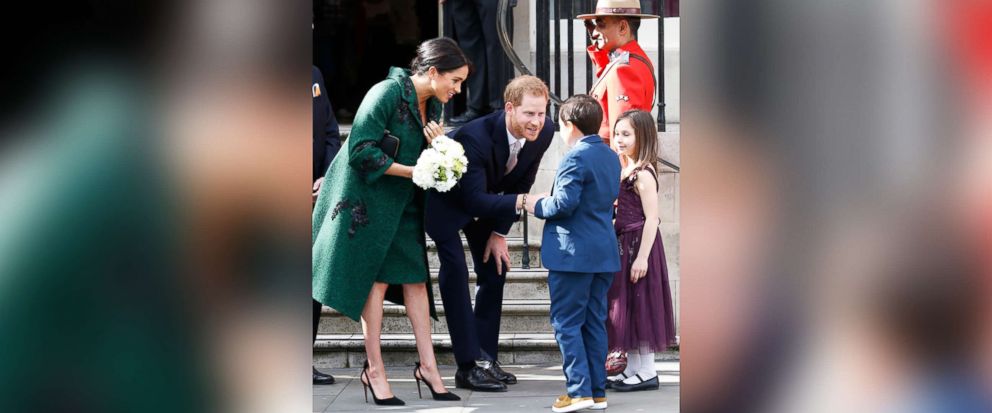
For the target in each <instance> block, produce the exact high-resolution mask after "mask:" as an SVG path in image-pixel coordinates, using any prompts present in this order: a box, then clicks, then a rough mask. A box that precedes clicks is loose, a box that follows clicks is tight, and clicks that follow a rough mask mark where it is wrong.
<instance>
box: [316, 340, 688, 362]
mask: <svg viewBox="0 0 992 413" xmlns="http://www.w3.org/2000/svg"><path fill="white" fill-rule="evenodd" d="M431 340H432V341H433V342H434V352H435V357H437V362H438V364H441V365H449V366H450V365H454V364H455V359H454V355H453V354H452V352H451V337H449V336H448V335H447V334H432V335H431ZM381 342H382V358H383V361H384V362H385V364H386V366H413V363H414V362H415V361H418V360H419V357H418V355H417V347H416V340H414V338H413V334H383V335H382V338H381ZM313 351H314V354H313V359H314V364H315V365H317V366H318V367H325V368H354V367H361V366H362V363H363V362H364V361H365V357H366V356H365V342H364V341H363V338H362V335H361V334H320V335H318V336H317V342H316V343H315V344H314V348H313ZM499 351H500V353H499V360H500V363H503V364H555V363H561V352H560V350H559V349H558V342H557V341H555V336H554V334H551V333H530V334H525V333H504V334H500V335H499ZM655 360H656V361H676V360H679V352H678V350H669V351H665V352H660V353H656V354H655Z"/></svg>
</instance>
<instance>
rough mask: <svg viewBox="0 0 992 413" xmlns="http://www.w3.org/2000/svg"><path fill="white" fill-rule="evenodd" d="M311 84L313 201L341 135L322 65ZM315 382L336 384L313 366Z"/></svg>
mask: <svg viewBox="0 0 992 413" xmlns="http://www.w3.org/2000/svg"><path fill="white" fill-rule="evenodd" d="M310 77H311V80H312V84H311V85H310V94H311V95H312V96H313V188H312V189H313V193H312V194H311V196H312V198H313V202H317V193H318V192H320V186H321V184H323V183H324V173H326V172H327V168H328V167H330V166H331V161H332V160H334V155H337V153H338V150H339V149H341V135H340V133H339V132H338V121H337V119H335V118H334V111H333V110H331V101H330V99H329V98H328V96H327V90H326V89H325V88H324V76H322V75H321V74H320V69H317V66H314V67H313V69H311V70H310ZM320 309H321V305H320V303H319V302H317V300H313V341H317V326H318V324H319V323H320ZM313 384H334V377H333V376H331V375H330V374H324V373H321V372H319V371H317V368H316V367H314V368H313Z"/></svg>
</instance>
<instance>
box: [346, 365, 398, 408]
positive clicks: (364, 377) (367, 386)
mask: <svg viewBox="0 0 992 413" xmlns="http://www.w3.org/2000/svg"><path fill="white" fill-rule="evenodd" d="M368 369H369V361H368V360H365V365H364V366H362V374H360V375H359V376H358V380H359V381H361V382H362V390H365V403H368V402H369V390H372V401H374V402H375V404H377V405H379V406H404V405H406V403H404V402H403V400H400V399H397V398H396V396H393V397H390V398H388V399H380V398H378V397H375V389H373V388H372V380H371V379H369V373H368ZM366 381H368V382H366Z"/></svg>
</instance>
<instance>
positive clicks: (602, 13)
mask: <svg viewBox="0 0 992 413" xmlns="http://www.w3.org/2000/svg"><path fill="white" fill-rule="evenodd" d="M576 18H578V19H581V20H585V23H586V29H587V30H588V32H589V38H590V40H592V45H591V46H589V48H588V51H589V58H590V59H592V63H593V65H594V66H595V70H596V78H597V79H598V80H597V81H596V82H595V83H594V84H593V86H592V88H590V90H589V94H590V95H592V97H594V98H596V99H597V100H599V103H600V104H601V105H603V112H604V115H605V116H603V124H602V125H601V126H600V128H599V136H601V137H602V138H603V139H604V140H605V141H606V143H608V144H610V147H611V148H613V149H614V150H616V145H614V144H613V143H612V142H611V140H610V138H611V137H612V135H613V126H614V123H616V121H617V118H618V117H620V115H621V114H622V113H624V112H625V111H628V110H631V109H640V110H643V111H646V112H650V111H651V109H652V107H653V106H654V102H655V85H656V82H657V81H656V80H655V76H654V73H655V69H654V65H653V64H652V63H651V61H650V60H649V59H648V55H647V53H644V49H641V46H640V45H639V44H637V38H636V37H637V36H636V34H637V29H638V28H639V27H640V26H641V19H656V18H658V16H656V15H653V14H641V3H640V1H638V0H599V1H597V2H596V11H595V13H592V14H581V15H579V16H577V17H576ZM659 52H661V51H660V48H659Z"/></svg>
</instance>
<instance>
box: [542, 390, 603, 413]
mask: <svg viewBox="0 0 992 413" xmlns="http://www.w3.org/2000/svg"><path fill="white" fill-rule="evenodd" d="M593 404H595V403H594V402H593V401H592V397H576V398H574V399H573V398H571V397H568V395H567V394H564V395H561V396H558V399H557V400H555V404H554V405H552V406H551V411H553V412H555V413H565V412H574V411H576V410H582V409H585V408H589V407H592V405H593Z"/></svg>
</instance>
